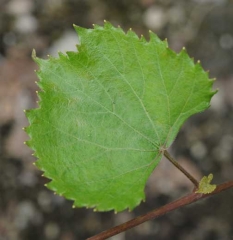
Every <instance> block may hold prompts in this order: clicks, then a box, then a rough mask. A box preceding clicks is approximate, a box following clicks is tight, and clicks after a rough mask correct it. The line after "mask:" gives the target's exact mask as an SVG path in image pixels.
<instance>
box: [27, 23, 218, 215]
mask: <svg viewBox="0 0 233 240" xmlns="http://www.w3.org/2000/svg"><path fill="white" fill-rule="evenodd" d="M75 30H76V31H77V33H78V36H79V40H80V44H79V46H78V47H77V52H67V53H66V54H62V53H59V58H52V57H49V59H47V60H42V59H39V58H37V57H36V56H34V59H35V61H36V62H37V64H38V65H39V67H40V70H39V71H38V73H37V74H38V77H39V79H40V81H39V83H38V85H39V87H40V89H41V91H40V92H39V93H38V96H39V99H40V101H39V108H37V109H33V110H29V111H27V112H26V115H27V117H28V119H29V123H30V125H29V126H28V127H27V128H26V132H27V133H28V135H29V136H30V138H31V140H30V141H29V142H27V144H28V145H29V146H30V147H31V148H32V149H33V150H35V155H36V156H37V157H38V160H37V161H36V165H37V166H38V168H40V169H41V170H42V171H44V176H46V177H47V178H49V179H51V181H50V182H49V183H48V185H47V186H48V188H50V189H52V190H53V191H55V192H56V193H58V194H60V195H63V196H65V197H66V198H67V199H71V200H73V201H74V206H76V207H84V206H85V207H87V208H95V210H98V211H108V210H111V209H114V210H115V211H122V210H124V209H126V208H129V209H133V208H134V207H135V206H137V205H138V204H139V203H140V202H141V201H142V200H144V199H145V194H144V186H145V183H146V181H147V179H148V177H149V175H150V174H151V172H152V171H153V170H154V168H155V167H156V166H157V164H158V163H159V161H160V159H161V157H162V149H164V148H168V147H169V146H170V145H171V143H172V142H173V140H174V139H175V137H176V135H177V133H178V131H179V129H180V127H181V125H182V124H183V123H184V121H185V120H186V119H187V118H188V117H190V116H191V115H193V114H195V113H198V112H201V111H203V110H205V109H206V108H208V107H209V102H210V99H211V97H212V96H213V95H214V93H215V92H213V91H212V90H211V88H212V84H213V81H212V80H210V79H209V78H208V74H207V73H206V72H204V70H203V69H202V67H201V66H200V63H197V64H195V63H194V62H193V60H192V59H190V58H189V57H188V55H187V53H186V51H185V49H183V50H182V51H181V52H180V53H179V54H176V53H174V52H173V51H172V50H170V49H169V48H168V46H167V42H166V41H161V40H160V39H159V38H158V37H157V36H156V35H155V34H154V33H152V32H150V41H149V42H148V41H146V40H145V39H144V38H143V37H141V38H140V39H139V38H138V36H137V35H136V34H135V33H134V32H133V31H132V30H129V31H128V32H127V33H124V32H123V31H122V29H121V28H115V27H113V26H112V25H111V24H110V23H108V22H105V24H104V27H101V26H98V25H94V29H85V28H81V27H78V26H75Z"/></svg>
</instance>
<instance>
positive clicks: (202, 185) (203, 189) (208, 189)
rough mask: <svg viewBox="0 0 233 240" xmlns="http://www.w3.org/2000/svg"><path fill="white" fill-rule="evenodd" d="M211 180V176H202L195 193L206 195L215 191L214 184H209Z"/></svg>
mask: <svg viewBox="0 0 233 240" xmlns="http://www.w3.org/2000/svg"><path fill="white" fill-rule="evenodd" d="M212 179H213V174H212V173H211V174H209V175H208V176H204V177H203V178H202V179H201V181H200V182H199V186H198V189H197V191H196V193H203V194H208V193H212V192H213V191H214V190H215V189H216V187H217V186H216V185H215V184H210V183H211V181H212Z"/></svg>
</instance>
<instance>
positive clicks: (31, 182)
mask: <svg viewBox="0 0 233 240" xmlns="http://www.w3.org/2000/svg"><path fill="white" fill-rule="evenodd" d="M104 19H106V20H108V21H110V22H111V23H113V24H114V25H116V26H117V25H120V26H121V27H122V28H123V29H124V30H127V29H129V28H132V29H133V30H134V31H136V32H137V33H138V34H139V35H141V34H143V35H144V36H145V37H146V38H148V30H149V29H151V30H152V31H154V32H156V33H157V34H158V35H159V36H160V38H162V39H164V38H167V39H168V42H169V45H170V47H171V48H172V49H173V50H174V51H176V52H179V51H180V50H181V49H182V47H183V46H185V47H186V48H187V51H188V53H189V55H190V56H192V57H193V58H194V60H195V61H197V60H201V63H202V66H203V67H204V69H206V70H209V71H210V76H211V77H216V78H217V81H216V83H215V87H216V88H219V93H218V94H217V95H216V96H215V97H214V98H213V100H212V106H211V108H210V109H208V110H207V111H205V112H204V113H201V114H197V115H195V116H193V117H191V118H190V119H189V120H188V121H187V122H186V123H185V125H184V126H183V127H182V129H181V131H180V133H179V135H178V136H177V139H176V141H175V142H174V143H173V145H172V147H171V149H170V151H171V153H172V155H173V156H175V157H176V158H177V160H179V162H180V163H181V164H182V165H183V166H185V167H186V168H187V169H189V171H191V172H193V174H194V175H195V176H197V178H201V176H203V175H204V174H205V175H207V174H208V173H210V172H212V173H213V174H214V177H215V178H214V182H215V183H221V182H224V181H227V180H230V179H232V176H233V160H232V151H233V125H232V120H233V112H232V107H233V94H232V92H233V27H232V26H233V2H232V1H230V0H190V1H187V0H176V1H172V0H163V1H162V0H161V1H159V0H157V1H156V0H135V1H133V0H128V1H125V0H118V1H113V0H98V1H94V0H93V1H92V0H86V1H83V0H76V1H75V0H0V240H31V239H33V240H42V239H43V240H53V239H61V240H74V239H75V240H77V239H85V238H87V237H89V236H91V235H94V234H96V233H98V232H100V231H102V230H105V229H107V228H109V227H112V226H115V225H117V224H120V223H123V222H125V221H126V220H129V219H131V218H133V217H135V216H138V215H140V214H143V213H146V212H148V211H150V210H152V209H154V208H157V207H159V206H161V205H163V204H165V203H168V202H170V201H172V200H174V199H177V198H179V197H181V196H183V195H184V194H187V193H188V192H189V191H190V190H191V189H192V186H191V185H190V183H189V182H188V180H186V179H185V178H184V177H183V176H182V175H181V174H180V173H179V172H178V171H177V170H176V169H174V167H173V166H171V164H170V163H169V162H167V161H166V160H165V159H164V160H163V161H161V163H160V165H159V167H158V168H157V169H156V170H155V171H154V173H153V174H152V175H151V177H150V179H149V181H148V184H147V187H146V194H147V200H146V202H145V203H143V204H141V205H140V206H139V207H137V208H136V209H135V210H134V211H132V212H127V211H124V212H122V213H119V214H114V213H113V212H107V213H93V211H92V210H87V209H72V208H71V206H72V202H71V201H68V200H65V199H63V198H62V197H59V196H56V195H54V194H53V192H51V191H49V190H48V189H46V188H45V187H44V184H45V183H46V182H47V181H48V180H47V179H45V178H43V177H41V174H42V173H41V172H40V171H39V170H37V169H36V168H35V167H34V166H33V164H32V163H33V162H34V161H35V159H34V157H33V156H32V155H31V153H32V152H31V150H30V149H29V148H27V147H26V146H25V145H24V144H23V142H24V141H25V140H27V139H28V137H27V136H26V134H25V133H24V132H23V131H22V127H24V126H27V125H28V123H27V120H26V118H25V116H24V113H23V110H24V109H29V108H33V107H36V106H37V104H36V101H37V97H36V93H35V91H36V90H37V86H36V85H35V81H36V80H37V77H36V76H35V73H34V70H35V69H37V66H36V65H35V63H34V62H33V61H32V59H31V52H32V49H33V48H34V49H36V52H37V55H38V56H39V57H43V58H45V57H46V55H47V54H51V55H53V56H56V54H57V51H58V50H61V51H65V50H74V49H75V44H76V42H77V41H78V39H77V36H76V35H75V33H74V30H73V28H72V24H73V23H75V24H76V25H79V26H82V27H88V28H90V27H92V23H96V24H100V25H102V24H103V20H104ZM232 226H233V191H232V190H229V191H227V192H224V193H221V194H219V195H218V196H215V197H212V198H210V199H206V200H204V201H201V202H200V203H196V204H193V205H190V206H188V207H185V208H182V209H179V210H177V211H175V212H172V213H169V214H167V215H166V216H163V217H161V218H159V219H157V220H153V221H149V222H146V223H144V224H142V225H140V226H138V227H136V228H134V229H132V230H129V231H127V232H125V233H122V234H119V235H117V236H115V237H113V238H112V239H114V240H124V239H127V240H128V239H134V240H141V239H147V240H150V239H153V240H154V239H158V240H169V239H175V240H232V239H233V227H232Z"/></svg>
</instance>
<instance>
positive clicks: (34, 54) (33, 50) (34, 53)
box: [32, 48, 36, 60]
mask: <svg viewBox="0 0 233 240" xmlns="http://www.w3.org/2000/svg"><path fill="white" fill-rule="evenodd" d="M32 59H34V60H35V59H36V50H35V48H33V49H32Z"/></svg>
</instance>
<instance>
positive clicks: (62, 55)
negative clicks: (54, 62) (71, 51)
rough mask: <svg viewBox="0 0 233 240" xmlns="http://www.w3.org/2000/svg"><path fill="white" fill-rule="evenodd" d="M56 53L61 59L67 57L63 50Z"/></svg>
mask: <svg viewBox="0 0 233 240" xmlns="http://www.w3.org/2000/svg"><path fill="white" fill-rule="evenodd" d="M57 53H58V56H59V58H61V59H67V56H66V54H64V53H63V52H61V51H58V52H57Z"/></svg>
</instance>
